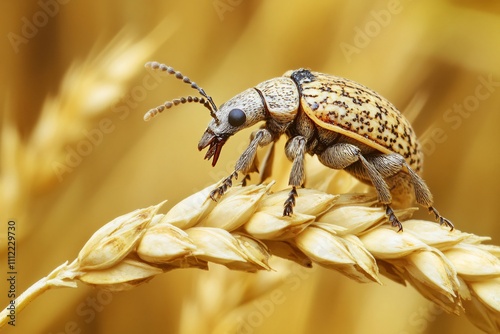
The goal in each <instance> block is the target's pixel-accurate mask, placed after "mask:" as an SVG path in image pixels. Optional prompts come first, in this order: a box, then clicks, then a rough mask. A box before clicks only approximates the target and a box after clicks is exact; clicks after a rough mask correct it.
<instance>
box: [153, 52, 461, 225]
mask: <svg viewBox="0 0 500 334" xmlns="http://www.w3.org/2000/svg"><path fill="white" fill-rule="evenodd" d="M146 66H148V67H151V68H153V69H156V70H160V71H165V72H167V73H170V74H175V76H176V77H177V78H179V79H182V80H183V82H185V83H188V84H190V85H191V87H192V88H194V89H196V90H198V92H199V93H200V95H202V97H201V98H194V97H187V98H181V99H176V100H173V102H171V101H167V102H165V103H164V104H163V105H162V106H159V107H157V108H154V109H151V110H150V111H149V112H148V113H147V114H146V115H145V117H144V118H145V119H146V120H148V119H150V118H152V117H153V116H155V115H156V114H158V113H160V112H162V111H163V110H164V109H168V108H170V107H172V106H174V105H178V104H179V103H186V102H199V103H202V104H203V105H204V106H205V107H206V108H207V109H209V110H210V114H211V116H212V118H213V120H212V121H211V122H210V123H209V124H208V127H207V129H206V131H205V133H204V134H203V136H202V138H201V140H200V142H199V144H198V149H199V150H202V149H205V148H207V147H208V151H207V153H206V155H205V159H212V158H213V160H212V165H215V164H216V163H217V160H218V158H219V155H220V152H221V150H222V147H223V146H224V144H225V143H226V141H227V140H228V139H229V137H231V136H232V135H233V134H235V133H237V132H238V131H240V130H242V129H244V128H247V127H250V126H252V125H254V124H256V123H259V122H264V124H263V125H262V126H261V128H260V130H258V131H256V132H255V133H254V136H253V138H252V139H251V141H250V144H249V146H248V148H247V149H246V150H245V151H244V152H243V154H242V155H241V157H240V158H239V159H238V161H237V162H236V165H235V170H234V172H233V173H231V175H229V176H228V177H227V178H226V179H224V180H223V181H222V184H221V186H219V187H218V188H217V189H215V190H214V191H212V193H211V194H210V196H211V197H212V198H213V199H217V198H218V197H220V196H222V195H224V193H225V192H226V190H227V189H228V187H230V186H231V185H232V179H233V178H237V176H238V173H242V174H248V173H249V172H251V171H252V168H253V162H254V159H255V155H256V152H257V148H258V147H259V146H265V145H268V144H270V143H272V142H274V141H276V140H277V139H278V138H279V137H280V136H281V135H286V136H287V137H288V141H287V143H286V145H285V154H286V156H287V158H288V159H289V160H290V161H292V170H291V172H290V178H289V185H291V186H292V190H291V191H290V194H289V196H288V198H287V200H286V201H285V203H284V210H283V215H284V216H289V215H292V214H293V207H294V205H295V201H296V197H297V196H298V195H297V189H296V188H297V187H300V186H302V185H303V183H304V179H305V174H304V157H305V154H306V153H307V154H310V155H317V156H318V159H319V161H320V162H321V163H322V164H324V165H325V166H327V167H330V168H333V169H345V170H346V171H348V172H349V173H351V174H352V175H353V176H355V177H356V178H358V179H360V180H361V181H363V182H366V183H369V184H371V185H373V186H374V187H375V190H376V192H377V197H378V200H379V202H380V203H382V204H384V205H385V207H386V213H387V216H388V218H389V221H390V222H391V223H392V225H393V226H396V227H398V228H399V230H400V231H401V230H402V229H403V227H402V224H401V223H400V222H399V220H398V218H397V217H396V215H395V214H394V211H393V209H392V208H391V202H392V195H397V196H412V198H413V197H414V198H415V199H416V201H417V203H419V204H421V205H422V206H424V207H426V208H427V209H428V210H429V212H430V213H433V214H434V215H435V217H436V219H437V220H438V221H439V223H440V224H445V225H447V226H448V227H450V228H451V229H453V224H452V223H451V222H450V221H449V220H448V219H446V218H444V217H443V216H441V215H440V214H439V212H438V211H437V210H436V209H435V208H434V207H433V199H432V194H431V192H430V191H429V188H428V187H427V185H426V184H425V182H424V180H423V179H422V178H421V177H420V173H421V172H422V164H423V154H422V151H421V149H420V146H419V143H418V141H417V138H416V135H415V133H414V131H413V129H412V127H411V125H410V123H409V122H408V121H407V120H406V118H404V116H403V115H402V114H401V113H400V112H399V111H398V110H397V109H396V108H395V107H394V106H393V105H392V104H391V103H390V102H389V101H388V100H386V99H385V98H383V97H382V96H380V95H379V94H378V93H376V92H374V91H373V90H371V89H369V88H367V87H365V86H363V85H361V84H358V83H356V82H354V81H351V80H347V79H344V78H340V77H336V76H333V75H328V74H323V73H319V72H312V71H309V70H307V69H298V70H294V71H288V72H286V73H285V74H284V75H283V76H282V77H278V78H274V79H270V80H267V81H264V82H262V83H260V84H258V85H257V86H255V87H254V88H250V89H247V90H246V91H244V92H242V93H240V94H238V95H236V96H235V97H233V98H232V99H230V100H229V101H227V102H225V103H224V104H222V105H221V106H220V108H219V109H217V107H216V105H215V103H214V102H213V100H212V98H211V97H210V96H208V95H207V94H206V93H205V91H204V90H203V89H202V88H200V87H199V86H198V85H196V84H195V83H193V82H191V80H189V79H188V78H187V77H185V76H183V75H182V74H180V72H177V71H175V70H173V69H172V68H171V67H168V66H166V65H163V64H159V63H156V62H153V63H148V64H146Z"/></svg>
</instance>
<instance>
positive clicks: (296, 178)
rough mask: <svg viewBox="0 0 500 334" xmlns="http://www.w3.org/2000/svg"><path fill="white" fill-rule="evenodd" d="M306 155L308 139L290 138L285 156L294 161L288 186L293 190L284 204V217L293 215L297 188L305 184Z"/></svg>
mask: <svg viewBox="0 0 500 334" xmlns="http://www.w3.org/2000/svg"><path fill="white" fill-rule="evenodd" d="M305 153H306V139H305V138H304V137H302V136H296V137H293V138H290V139H289V140H288V141H287V143H286V145H285V154H286V156H287V158H288V159H289V160H290V161H292V162H293V163H292V171H291V172H290V178H289V180H288V185H290V186H292V190H291V191H290V193H289V194H288V198H287V199H286V201H285V203H284V209H283V216H291V215H292V214H293V207H294V206H295V197H297V196H298V194H297V187H300V186H301V185H302V184H303V183H304V179H305V172H304V158H305Z"/></svg>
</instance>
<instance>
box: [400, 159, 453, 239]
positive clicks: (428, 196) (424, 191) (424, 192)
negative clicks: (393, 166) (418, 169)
mask: <svg viewBox="0 0 500 334" xmlns="http://www.w3.org/2000/svg"><path fill="white" fill-rule="evenodd" d="M404 166H405V167H406V170H407V171H408V174H409V175H410V178H411V183H412V184H413V188H414V189H415V198H416V200H417V203H418V204H420V205H422V206H425V207H426V208H427V209H428V210H429V213H433V214H434V216H435V217H436V220H437V221H438V222H439V225H443V224H445V225H446V226H448V227H449V228H450V231H453V229H454V228H455V226H453V223H452V222H451V221H449V220H448V219H446V218H444V217H443V216H441V215H440V214H439V212H438V211H437V210H436V209H435V208H434V207H433V206H432V205H433V200H432V193H431V191H430V190H429V187H427V184H425V181H424V180H423V179H422V178H421V177H420V176H419V175H418V174H417V173H415V171H414V170H413V169H412V168H411V167H410V166H408V164H407V163H406V162H404Z"/></svg>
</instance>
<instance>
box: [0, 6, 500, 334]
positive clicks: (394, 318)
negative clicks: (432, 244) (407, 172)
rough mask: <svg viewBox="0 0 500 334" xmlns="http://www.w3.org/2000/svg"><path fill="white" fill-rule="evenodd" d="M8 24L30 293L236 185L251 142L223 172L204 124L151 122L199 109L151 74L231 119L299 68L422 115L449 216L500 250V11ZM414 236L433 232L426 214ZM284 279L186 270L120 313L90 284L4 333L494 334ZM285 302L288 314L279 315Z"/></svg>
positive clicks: (14, 197) (439, 202) (333, 280)
mask: <svg viewBox="0 0 500 334" xmlns="http://www.w3.org/2000/svg"><path fill="white" fill-rule="evenodd" d="M0 8H1V12H2V13H3V18H2V20H0V27H1V32H2V35H3V36H4V38H3V39H2V52H1V54H0V57H1V61H0V68H1V70H0V71H1V73H2V74H1V76H0V85H1V90H0V91H1V92H2V94H1V97H0V98H1V101H2V102H3V103H2V108H1V112H2V115H1V118H0V122H1V131H2V133H1V138H0V143H1V146H0V159H1V161H0V168H1V169H0V172H1V174H0V182H1V183H0V191H1V197H0V198H1V200H2V203H1V204H0V209H1V215H2V217H1V219H2V223H1V224H2V226H3V227H2V230H0V233H1V235H2V243H1V244H2V245H5V243H4V241H5V231H6V222H7V221H8V220H9V219H13V220H15V221H16V227H17V230H16V231H17V247H18V251H17V272H18V276H17V291H18V293H19V292H21V291H24V290H25V289H26V288H28V287H29V286H30V285H31V284H33V283H34V282H35V281H37V280H38V279H40V278H41V277H43V276H45V275H47V274H48V273H49V272H50V271H51V270H52V269H54V268H55V267H57V266H58V265H59V264H61V263H63V262H64V261H67V260H70V261H71V260H73V259H74V258H75V257H76V256H77V254H78V251H79V250H80V249H81V247H82V246H83V244H84V243H85V242H86V240H88V238H89V237H90V236H91V235H92V233H93V232H94V231H96V230H97V229H98V228H99V227H100V226H102V225H103V224H105V223H106V222H108V221H110V220H112V219H113V218H115V217H117V216H119V215H121V214H123V213H126V212H130V211H132V210H134V209H136V208H141V207H147V206H150V205H153V204H156V203H158V202H160V201H162V200H164V199H168V200H169V202H168V203H167V204H166V206H165V207H166V208H165V209H164V212H165V211H166V209H168V208H169V207H171V206H172V205H173V204H175V203H177V202H178V201H179V200H181V199H183V198H185V197H186V196H188V195H190V194H192V193H193V192H195V191H197V190H200V189H202V188H204V187H206V186H207V185H209V184H211V183H213V182H215V181H217V180H218V179H220V178H221V177H223V176H225V175H226V174H227V173H229V172H231V171H232V168H233V166H234V162H235V160H236V159H237V157H238V153H239V152H241V149H242V147H244V146H242V145H246V144H247V142H248V135H249V134H250V132H251V131H250V130H249V131H247V132H245V133H240V134H238V135H236V136H235V137H234V138H232V139H231V140H230V141H229V142H228V144H227V145H226V146H225V148H224V150H223V152H222V155H221V159H220V160H219V163H218V165H217V167H215V168H212V167H211V166H210V163H209V162H206V161H204V160H203V153H200V152H198V151H197V149H196V147H197V143H198V140H199V138H200V137H201V134H202V133H203V131H204V129H205V127H206V124H207V123H208V121H209V120H210V115H209V114H208V112H207V111H206V110H205V109H203V108H202V107H201V106H198V105H191V106H182V107H178V108H176V109H173V110H171V111H169V112H168V113H164V115H162V116H161V117H159V118H158V119H155V120H154V121H152V122H149V123H145V122H144V121H143V120H142V117H143V114H144V112H145V111H147V110H148V109H149V108H151V107H154V106H156V105H158V104H160V103H162V102H163V101H165V100H168V99H172V98H175V97H178V96H182V95H187V94H196V93H195V91H194V90H192V89H190V88H189V87H188V86H187V85H184V84H182V83H180V82H179V81H178V80H176V79H175V78H173V77H167V76H161V77H159V76H155V75H153V74H151V73H150V72H148V71H147V70H146V69H145V68H144V67H143V65H144V63H145V62H146V61H149V60H157V61H160V62H163V63H166V64H168V65H170V66H173V67H174V68H175V69H178V70H180V71H181V72H183V73H184V74H185V75H187V76H189V77H190V78H191V79H192V80H193V81H195V82H197V83H198V84H199V85H200V86H202V87H203V88H204V89H205V90H206V91H207V93H208V94H209V95H211V96H212V97H213V98H214V100H215V102H216V103H217V104H221V103H223V102H224V101H226V100H227V99H229V98H231V97H232V96H234V95H236V94H237V93H239V92H240V91H243V90H245V89H247V88H249V87H252V86H253V85H256V84H258V83H259V82H262V81H264V80H267V79H270V78H272V77H276V76H280V75H282V74H283V73H284V72H285V71H287V70H290V69H296V68H300V67H307V68H311V69H312V70H315V71H320V72H324V73H330V74H335V75H339V76H343V77H347V78H350V79H352V80H355V81H358V82H360V83H362V84H364V85H366V86H368V87H370V88H372V89H374V90H376V91H378V92H379V93H381V94H382V95H383V96H385V97H386V98H388V99H389V100H390V101H392V102H393V103H394V104H395V105H396V106H397V107H398V108H399V109H400V110H407V111H408V112H412V113H410V114H409V115H408V117H409V118H412V119H414V121H413V124H414V128H415V130H416V131H417V133H418V134H419V135H421V138H422V143H423V145H424V151H425V153H426V161H425V172H424V177H425V179H426V180H427V182H428V185H429V187H430V188H431V190H432V191H433V194H434V197H435V202H436V207H437V208H438V209H439V210H440V212H441V213H443V215H444V216H446V217H447V218H449V219H451V220H452V221H453V222H454V224H455V226H456V227H457V228H458V229H460V230H462V231H467V232H471V233H475V234H478V235H485V236H491V237H492V239H493V240H492V243H494V244H497V245H498V244H499V239H500V227H499V225H497V222H498V217H499V216H500V205H498V200H499V195H498V190H499V189H500V176H499V170H500V155H499V153H498V151H499V149H498V147H497V145H498V144H499V143H500V141H499V139H498V137H499V136H498V133H499V129H498V126H499V124H500V60H499V59H500V58H499V57H500V2H498V1H486V0H482V1H471V0H448V1H432V0H421V1H411V0H377V1H370V2H369V1H350V2H347V1H326V0H325V1H308V2H306V1H294V0H288V1H284V0H270V1H247V0H210V1H197V2H187V1H184V2H181V1H172V0H166V1H165V0H164V1H153V0H149V1H143V2H132V1H115V0H105V1H100V2H92V3H91V2H82V1H71V0H40V1H38V2H34V1H33V2H29V3H28V2H5V1H4V2H2V4H0ZM191 109H192V110H191ZM415 110H416V111H419V112H418V115H417V112H415ZM417 216H418V217H422V218H426V219H432V217H430V216H428V215H427V213H426V212H425V210H420V212H419V213H418V214H417ZM2 247H4V246H2ZM1 255H2V259H1V260H0V263H2V265H0V267H1V268H4V265H3V264H4V263H6V255H5V249H2V250H1ZM281 265H282V264H281V263H277V264H276V271H275V272H270V273H262V274H260V273H259V274H246V273H238V272H230V271H229V270H226V269H225V268H217V267H213V268H211V270H210V271H208V272H203V271H200V270H195V269H186V270H177V271H172V272H169V273H166V274H163V275H160V276H158V277H156V278H154V279H153V280H152V281H150V282H149V283H148V284H145V285H141V286H139V287H137V288H135V289H132V290H130V291H127V292H120V293H114V294H110V293H105V292H102V291H99V290H96V289H92V288H90V287H88V286H85V285H83V284H81V285H80V286H79V287H78V289H56V290H51V291H48V292H46V293H45V294H44V295H43V296H41V297H40V298H38V299H37V300H35V301H34V302H33V303H32V304H30V305H29V306H28V307H27V308H26V309H25V310H24V311H23V312H22V313H21V314H19V315H18V318H17V323H16V327H11V326H7V327H8V328H6V329H5V330H4V332H5V333H54V334H55V333H194V332H199V330H200V329H203V331H204V332H206V333H215V332H217V330H216V329H215V328H216V327H217V324H218V322H220V321H222V319H225V318H227V317H228V316H234V317H238V319H241V324H242V325H241V326H240V328H239V331H240V333H271V332H273V333H274V332H286V333H332V332H336V333H368V332H369V333H437V332H439V333H454V334H457V333H476V332H479V330H478V329H477V328H476V327H474V326H473V325H472V324H471V323H470V322H469V321H468V320H467V318H466V317H457V316H453V315H447V314H445V313H444V312H442V311H440V310H439V309H438V308H437V307H435V306H433V305H432V304H431V303H430V302H428V301H427V300H425V299H424V298H423V297H422V296H420V295H419V294H418V293H417V292H416V291H415V290H414V289H413V288H411V287H402V286H399V285H396V284H395V283H393V282H390V281H389V280H387V279H383V281H384V285H383V286H378V285H375V284H369V285H361V284H358V283H355V282H352V281H350V280H349V279H348V278H347V277H344V276H342V275H339V274H338V273H336V272H332V271H328V270H326V269H322V268H315V269H313V270H305V269H299V268H292V272H291V273H290V274H288V276H284V275H283V273H280V270H279V268H280V266H281ZM2 271H4V272H5V271H6V269H2ZM273 275H274V278H273ZM280 280H284V283H283V284H282V285H279V284H278V283H279V282H278V281H280ZM2 281H3V279H2ZM269 282H273V283H269ZM0 286H1V287H2V288H1V290H0V301H1V302H2V305H6V304H7V303H8V299H7V295H6V289H5V288H3V287H4V283H2V284H1V285H0ZM239 288H241V289H244V291H245V294H244V296H239V295H238V293H240V294H241V291H242V290H240V291H239V292H238V289H239ZM276 289H279V290H278V291H280V292H281V294H280V298H279V300H277V301H275V302H272V303H269V300H272V299H270V298H271V297H272V296H273V294H272V292H273V291H274V292H276ZM266 291H267V292H269V293H266ZM259 296H260V299H258V298H257V297H259ZM238 298H239V299H238ZM236 299H238V300H236ZM266 301H267V302H266ZM228 305H229V306H228ZM231 305H237V307H236V306H234V307H233V308H232V307H231ZM236 310H237V311H236Z"/></svg>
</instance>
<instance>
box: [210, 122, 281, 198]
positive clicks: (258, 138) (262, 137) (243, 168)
mask: <svg viewBox="0 0 500 334" xmlns="http://www.w3.org/2000/svg"><path fill="white" fill-rule="evenodd" d="M272 140H273V137H272V135H271V133H270V132H269V131H268V130H267V129H260V130H259V131H257V132H256V133H255V137H254V138H253V139H252V140H251V141H250V145H248V147H247V149H246V150H245V151H244V152H243V154H242V155H241V156H240V158H239V159H238V161H237V162H236V165H235V167H234V172H232V173H231V174H230V175H229V176H228V177H226V178H225V179H224V180H223V181H222V184H221V185H220V186H219V187H217V188H215V189H214V190H212V191H211V192H210V197H211V198H212V199H213V200H214V201H216V200H217V199H218V198H220V197H221V196H222V195H224V193H225V192H226V191H227V189H228V188H230V187H231V186H232V185H233V178H235V179H238V173H239V172H241V173H243V174H245V175H246V174H248V173H249V172H250V171H251V170H252V167H253V161H254V159H255V155H256V153H257V148H258V147H259V145H260V146H264V145H267V144H269V143H271V142H272Z"/></svg>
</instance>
